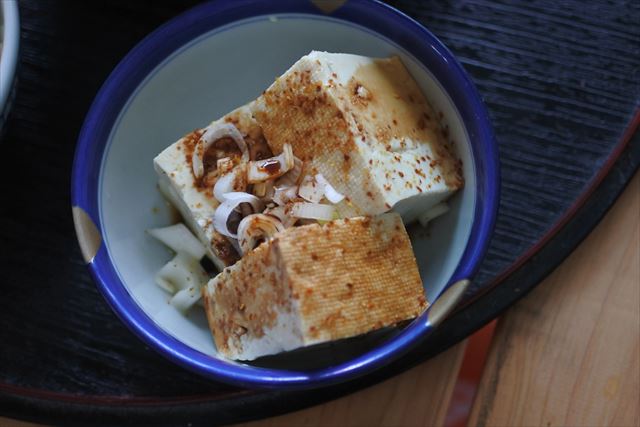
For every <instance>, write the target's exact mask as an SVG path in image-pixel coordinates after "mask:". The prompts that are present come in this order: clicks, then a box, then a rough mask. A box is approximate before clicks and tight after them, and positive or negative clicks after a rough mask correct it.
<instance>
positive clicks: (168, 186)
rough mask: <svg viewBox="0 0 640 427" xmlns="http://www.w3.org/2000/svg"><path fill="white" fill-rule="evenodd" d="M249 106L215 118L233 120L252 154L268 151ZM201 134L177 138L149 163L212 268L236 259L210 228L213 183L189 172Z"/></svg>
mask: <svg viewBox="0 0 640 427" xmlns="http://www.w3.org/2000/svg"><path fill="white" fill-rule="evenodd" d="M250 107H251V104H247V105H245V106H242V107H240V108H238V109H236V110H234V111H232V112H230V113H229V114H227V115H225V116H224V117H222V118H220V119H219V120H218V121H221V122H230V123H233V124H234V125H235V126H236V127H237V128H238V130H239V131H240V132H241V133H242V134H243V136H244V138H245V141H246V142H247V145H248V146H249V150H250V151H251V152H252V153H253V154H255V153H256V152H257V151H261V150H266V151H269V149H268V147H267V145H266V142H265V141H264V138H263V136H262V131H261V130H260V126H258V124H257V123H256V121H255V120H254V119H253V117H252V113H251V108H250ZM213 123H215V121H214V122H213ZM201 135H202V130H200V129H198V130H195V131H193V132H191V133H189V134H187V135H186V136H184V137H183V138H180V139H179V140H178V141H177V142H175V143H174V144H172V145H170V146H169V147H168V148H166V149H165V150H164V151H162V152H161V153H160V154H159V155H158V156H157V157H156V158H155V159H154V160H153V164H154V168H155V170H156V173H157V175H158V186H159V188H160V190H161V191H162V193H163V194H164V195H165V197H167V199H168V200H169V201H170V202H171V203H172V204H173V205H174V206H175V207H176V208H177V209H178V210H179V211H180V213H181V215H182V217H183V219H184V221H185V223H186V224H187V226H188V227H189V228H190V229H191V231H193V232H194V234H195V235H196V236H197V237H198V239H200V241H202V243H203V244H204V246H205V247H206V249H207V255H208V256H209V258H211V260H212V261H213V262H214V264H215V265H216V267H218V268H219V269H222V268H224V267H225V266H227V265H231V264H233V263H234V262H236V261H237V260H238V259H239V256H238V253H237V251H236V249H235V248H234V246H233V245H232V243H231V242H230V241H229V240H228V239H227V238H226V237H225V236H223V235H221V234H220V233H218V232H217V231H215V230H214V227H213V214H214V212H215V209H216V207H217V206H218V204H219V202H218V201H217V200H216V199H215V197H214V196H213V185H209V184H208V183H207V181H206V177H205V178H204V179H196V178H195V176H194V174H193V170H192V160H191V159H192V155H193V150H194V147H195V145H196V143H197V142H198V139H199V138H200V136H201ZM269 154H270V151H269ZM267 157H268V155H267Z"/></svg>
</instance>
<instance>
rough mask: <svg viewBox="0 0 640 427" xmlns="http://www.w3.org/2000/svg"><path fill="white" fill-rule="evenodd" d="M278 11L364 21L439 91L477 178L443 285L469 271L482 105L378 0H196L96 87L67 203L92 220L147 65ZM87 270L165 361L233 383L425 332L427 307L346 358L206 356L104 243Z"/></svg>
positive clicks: (385, 355)
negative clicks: (460, 246) (463, 133)
mask: <svg viewBox="0 0 640 427" xmlns="http://www.w3.org/2000/svg"><path fill="white" fill-rule="evenodd" d="M283 13H297V14H311V15H316V16H330V17H332V18H336V19H340V20H343V21H347V22H351V23H354V24H357V25H359V26H362V27H365V28H368V29H370V30H373V31H375V32H377V33H378V34H381V35H382V36H384V37H387V38H388V39H391V40H394V41H395V42H397V43H399V44H400V45H402V46H403V47H404V48H405V49H406V50H407V51H408V52H410V53H411V54H412V55H413V56H414V57H415V58H417V59H418V60H419V61H420V62H421V63H422V64H423V65H425V66H426V67H427V68H428V69H429V70H430V71H431V73H433V75H434V76H435V77H436V78H437V79H438V80H439V82H440V84H441V85H442V86H443V87H444V88H445V90H446V92H447V93H448V94H449V96H450V97H451V99H452V100H453V102H454V104H455V105H456V108H457V109H458V111H459V113H460V115H461V117H462V119H463V122H464V124H465V127H466V130H467V133H468V135H469V139H470V141H471V149H472V153H473V158H474V163H475V169H476V175H477V176H479V177H484V179H478V180H477V184H476V185H477V188H476V202H475V212H474V221H473V225H472V229H471V233H470V237H469V240H468V242H467V246H466V248H465V251H464V253H463V255H462V258H461V260H460V262H459V264H458V266H457V268H456V270H455V272H454V273H453V276H452V278H451V281H450V284H451V283H455V282H457V281H458V280H462V279H466V278H470V277H473V276H474V274H475V273H476V271H477V269H478V267H479V264H480V261H481V260H482V258H483V256H484V254H485V252H486V250H487V247H488V244H489V240H490V237H491V234H492V232H493V228H494V224H495V219H496V214H497V209H498V199H499V186H500V176H499V164H498V150H497V145H496V142H495V137H494V134H493V130H492V128H491V124H490V121H489V117H488V113H487V110H486V108H485V106H484V104H483V102H482V100H481V98H480V95H479V94H478V92H477V90H476V88H475V86H474V84H473V82H472V81H471V79H470V78H469V76H468V75H467V74H466V72H465V71H464V70H463V68H462V66H461V65H460V63H459V62H458V61H457V60H456V59H455V58H454V56H453V54H452V53H451V52H450V51H449V50H448V49H447V48H446V47H445V46H444V45H443V44H442V43H441V42H440V41H439V40H438V39H437V38H436V37H435V36H434V35H433V34H431V32H429V31H428V30H427V29H426V28H424V27H423V26H422V25H420V24H419V23H418V22H416V21H415V20H413V19H412V18H410V17H408V16H407V15H405V14H403V13H402V12H400V11H398V10H396V9H394V8H392V7H390V6H388V5H385V4H383V3H381V2H379V1H377V0H375V1H374V0H349V1H345V2H344V3H343V4H342V5H341V6H340V7H339V8H337V9H336V10H334V11H332V12H331V13H325V12H323V11H322V10H320V9H319V8H318V7H316V6H315V5H314V4H313V2H311V1H300V0H277V1H269V2H265V1H261V0H246V1H242V2H236V1H233V0H220V1H212V2H207V3H204V4H201V5H198V6H196V7H194V8H192V9H190V10H188V11H186V12H184V13H183V14H181V15H179V16H178V17H176V18H174V19H172V20H170V21H169V22H167V23H166V24H164V25H162V26H161V27H159V28H158V29H157V30H155V31H154V32H153V33H151V34H150V35H148V36H147V37H146V38H145V39H144V40H142V41H141V42H140V43H139V44H138V45H137V46H136V47H135V48H134V49H133V50H131V51H130V52H129V53H128V54H127V56H125V58H124V59H123V60H122V61H121V62H120V63H119V64H118V66H117V67H116V68H115V69H114V71H113V72H112V73H111V75H110V76H109V77H108V79H107V81H106V82H105V83H104V85H103V86H102V88H101V89H100V91H99V92H98V94H97V96H96V98H95V100H94V101H93V104H92V105H91V107H90V109H89V112H88V114H87V117H86V119H85V122H84V125H83V127H82V130H81V132H80V136H79V138H78V144H77V147H76V153H75V158H74V163H73V173H72V180H71V186H72V188H71V194H72V205H73V206H74V207H79V208H81V209H83V210H84V211H85V212H86V213H87V214H88V216H89V218H90V219H91V220H92V221H93V222H94V224H98V226H100V222H99V219H100V218H99V209H98V206H99V202H98V198H99V194H98V188H99V180H100V167H101V164H102V158H103V155H104V153H105V148H106V147H107V143H108V141H109V137H110V134H111V130H112V127H113V125H114V123H115V122H116V119H117V118H118V115H119V114H120V112H121V110H122V108H123V107H124V106H125V105H126V103H127V101H128V99H129V97H130V95H131V94H132V93H134V91H135V90H136V88H137V87H138V86H139V84H140V83H142V82H143V81H144V79H145V77H146V76H147V75H148V74H149V73H150V72H152V71H153V69H154V68H155V67H156V66H158V65H159V64H161V63H162V61H163V60H164V59H165V58H166V57H168V56H169V55H170V54H171V53H172V52H174V51H176V50H177V49H179V48H180V46H182V45H184V44H185V43H187V42H189V41H190V40H192V39H194V38H196V37H198V36H200V35H202V34H204V33H207V32H209V31H211V30H214V29H216V28H218V27H221V26H223V25H227V24H229V23H231V22H235V21H238V20H241V19H246V18H252V17H256V16H263V15H277V14H283ZM88 265H89V269H90V272H91V274H92V276H93V278H94V280H95V281H96V283H97V285H98V288H99V289H100V291H101V292H102V294H103V295H104V297H105V299H106V300H107V302H108V303H109V305H110V306H111V307H112V309H113V310H114V311H115V313H116V314H117V315H118V317H119V318H120V319H121V320H122V321H123V322H124V323H125V324H126V325H127V326H128V327H129V328H130V329H131V330H132V331H133V332H134V333H135V334H136V335H137V336H138V337H139V338H140V339H142V340H143V341H144V342H145V343H146V344H148V345H149V346H150V347H152V348H154V349H155V350H157V351H158V352H159V353H160V354H161V355H163V356H165V357H167V358H168V359H170V360H172V361H173V362H175V363H177V364H179V365H181V366H183V367H184V368H187V369H189V370H191V371H194V372H196V373H198V374H201V375H204V376H207V377H209V378H212V379H215V380H218V381H223V382H226V383H229V384H233V385H237V386H242V387H269V388H274V387H284V388H289V389H291V388H311V387H318V386H321V385H329V384H333V383H337V382H343V381H346V380H349V379H352V378H355V377H358V376H361V375H364V374H366V373H368V372H371V371H372V370H374V369H377V368H380V367H381V366H383V365H385V364H388V363H390V362H391V361H392V360H394V359H396V358H398V357H399V356H401V355H402V354H404V353H406V352H407V351H409V350H410V349H411V348H412V347H413V346H414V345H416V344H417V343H418V342H419V341H421V339H423V338H424V337H425V336H426V335H427V334H428V332H430V330H431V329H432V325H431V324H430V323H429V322H428V319H427V314H426V313H425V314H423V315H422V316H420V317H419V318H418V319H416V320H414V321H413V322H412V323H411V324H410V325H409V326H407V327H406V328H405V329H404V330H403V331H402V332H401V333H400V334H398V335H397V336H396V337H394V338H393V339H391V340H389V341H387V342H385V343H383V344H382V345H380V346H379V347H377V348H375V349H373V350H370V351H369V352H367V353H365V354H363V355H360V356H358V357H356V358H354V359H352V360H350V361H348V362H345V363H342V364H339V365H336V366H332V367H329V368H324V369H320V370H316V371H309V372H306V371H304V372H296V371H288V370H279V369H268V368H258V367H254V366H249V365H242V364H237V363H230V362H226V361H223V360H220V359H217V358H215V357H211V356H209V355H206V354H204V353H202V352H200V351H198V350H195V349H193V348H191V347H189V346H188V345H186V344H184V343H182V342H180V341H179V340H177V339H176V338H174V337H173V336H171V335H169V334H168V333H166V332H164V331H163V330H162V329H161V328H160V327H159V326H158V325H156V324H155V323H154V322H153V321H152V320H151V319H150V318H149V317H148V316H147V315H146V314H145V313H144V312H143V310H142V308H141V307H140V306H138V304H137V303H136V302H135V300H134V299H133V297H132V296H131V295H130V294H129V293H128V291H127V290H126V288H125V286H124V284H123V283H122V282H121V281H120V279H119V277H118V275H117V273H116V271H115V269H114V267H113V265H112V264H111V259H110V256H109V254H108V252H107V249H106V245H105V244H101V245H100V247H99V249H98V251H97V253H96V254H95V256H94V257H93V259H92V260H91V261H90V262H89V264H88Z"/></svg>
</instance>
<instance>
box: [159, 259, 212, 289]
mask: <svg viewBox="0 0 640 427" xmlns="http://www.w3.org/2000/svg"><path fill="white" fill-rule="evenodd" d="M155 279H156V283H157V284H158V286H160V287H161V288H162V289H164V290H166V291H167V292H170V293H172V294H173V293H175V292H177V291H179V290H181V289H186V288H189V287H191V286H201V285H202V284H203V283H205V282H206V281H207V280H208V279H209V276H208V275H207V272H206V271H205V270H204V268H202V266H201V265H200V262H199V261H198V260H197V259H196V258H194V257H192V256H191V255H188V254H186V253H183V252H178V253H177V254H176V256H175V257H173V259H172V260H171V261H169V262H168V263H166V264H165V265H164V266H163V267H162V268H161V269H160V271H158V273H157V274H156V277H155Z"/></svg>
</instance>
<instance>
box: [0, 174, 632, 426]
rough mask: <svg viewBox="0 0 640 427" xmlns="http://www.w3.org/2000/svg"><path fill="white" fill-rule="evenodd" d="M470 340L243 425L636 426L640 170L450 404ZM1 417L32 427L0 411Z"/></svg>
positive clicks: (504, 326)
mask: <svg viewBox="0 0 640 427" xmlns="http://www.w3.org/2000/svg"><path fill="white" fill-rule="evenodd" d="M469 345H470V344H469V341H465V342H462V343H460V344H458V345H457V346H455V347H453V348H451V349H450V350H449V351H447V352H445V353H443V354H441V355H439V356H438V357H436V358H434V359H431V360H429V361H427V362H425V363H423V364H422V365H420V366H418V367H416V368H414V369H411V370H409V371H407V372H405V373H404V374H402V375H399V376H397V377H395V378H393V379H390V380H388V381H386V382H384V383H381V384H378V385H376V386H373V387H371V388H369V389H366V390H363V391H360V392H358V393H355V394H353V395H350V396H346V397H344V398H341V399H338V400H335V401H332V402H329V403H326V404H323V405H319V406H316V407H313V408H309V409H306V410H303V411H299V412H295V413H291V414H288V415H284V416H280V417H275V418H270V419H266V420H262V421H258V422H253V423H249V424H244V425H245V426H251V427H262V426H318V425H339V426H374V425H385V426H387V425H388V426H395V425H398V426H404V425H407V426H410V425H416V426H418V425H419V426H440V425H445V424H446V425H450V426H456V425H460V423H461V422H462V424H464V420H467V422H468V425H471V426H545V427H551V426H639V425H640V174H636V176H635V177H634V179H633V180H632V181H631V183H630V184H629V186H628V187H627V189H626V190H625V192H624V193H623V195H622V196H621V197H620V199H619V200H618V201H617V202H616V204H615V205H614V207H613V208H612V209H611V211H610V212H609V213H608V214H607V215H606V217H605V218H604V219H603V221H602V222H601V223H600V224H599V225H598V226H597V227H596V229H595V230H594V231H593V232H592V233H591V234H590V235H589V236H588V238H587V239H586V240H585V241H584V242H583V243H582V244H581V245H580V246H579V247H578V248H577V250H576V251H574V252H573V253H572V254H571V256H570V257H569V258H567V259H566V260H565V261H564V262H563V263H562V265H561V266H560V267H559V268H557V269H556V270H555V271H554V272H553V273H552V274H551V275H550V276H549V277H548V278H547V279H546V280H545V281H544V282H543V283H541V284H540V285H539V286H538V287H537V288H536V289H535V290H534V291H533V292H532V293H531V294H530V295H528V296H527V297H525V298H524V299H523V300H522V301H521V302H519V303H518V304H516V305H515V306H514V307H512V308H511V309H510V310H509V311H508V312H507V313H506V314H505V315H504V316H503V317H502V318H500V319H499V321H498V325H497V328H496V331H495V335H494V336H493V340H492V342H491V346H490V349H489V353H488V356H487V362H486V365H485V367H484V371H483V372H482V376H481V378H480V380H479V383H478V387H477V390H466V391H465V390H464V389H463V390H462V395H463V399H462V400H463V401H464V400H465V399H464V394H465V393H466V398H467V400H468V401H469V402H473V404H472V405H471V406H470V407H469V406H467V407H464V405H462V407H456V406H452V405H450V404H451V403H452V402H451V400H452V399H451V397H452V395H453V394H454V388H455V389H456V390H459V389H458V388H456V384H459V382H458V381H457V380H458V378H459V375H458V374H459V371H460V368H461V365H462V362H463V358H464V356H465V349H466V347H467V346H469ZM481 356H482V355H478V356H477V357H481ZM469 357H470V358H474V357H476V355H475V354H471V355H467V358H469ZM465 360H466V359H465ZM476 391H477V393H476ZM474 393H476V394H475V398H473V396H474ZM456 397H457V398H458V397H459V394H458V393H456ZM454 403H455V402H454ZM458 403H459V402H458ZM458 406H460V405H458ZM461 420H462V421H461ZM0 426H1V427H23V426H34V424H29V423H25V422H21V421H15V420H10V419H7V418H0Z"/></svg>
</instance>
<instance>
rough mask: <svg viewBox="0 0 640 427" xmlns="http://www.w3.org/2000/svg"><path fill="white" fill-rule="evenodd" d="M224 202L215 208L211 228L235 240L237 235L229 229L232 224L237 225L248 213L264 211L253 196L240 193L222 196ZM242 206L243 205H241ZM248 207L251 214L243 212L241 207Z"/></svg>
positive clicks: (261, 204) (262, 204) (259, 201)
mask: <svg viewBox="0 0 640 427" xmlns="http://www.w3.org/2000/svg"><path fill="white" fill-rule="evenodd" d="M223 198H224V201H223V202H222V203H221V204H220V206H218V207H217V208H216V211H215V213H214V215H213V227H214V228H215V229H216V231H217V232H218V233H220V234H222V235H224V236H227V237H231V238H233V239H237V238H238V235H237V233H236V231H235V230H233V228H234V227H231V228H232V229H231V230H230V229H229V227H230V226H231V225H232V224H231V223H232V222H236V221H237V223H238V224H239V223H240V220H241V219H242V217H245V216H247V215H249V214H250V213H256V212H261V211H262V210H263V209H264V203H263V202H262V201H261V200H260V199H258V198H257V197H256V196H254V195H253V194H249V193H242V192H231V193H226V194H224V196H223ZM243 204H244V205H243ZM247 205H248V206H250V211H251V212H248V213H247V212H243V207H245V206H247Z"/></svg>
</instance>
